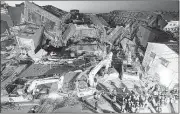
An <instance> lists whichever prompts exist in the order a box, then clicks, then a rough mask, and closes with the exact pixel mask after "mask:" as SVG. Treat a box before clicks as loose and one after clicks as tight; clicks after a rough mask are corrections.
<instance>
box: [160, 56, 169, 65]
mask: <svg viewBox="0 0 180 114" xmlns="http://www.w3.org/2000/svg"><path fill="white" fill-rule="evenodd" d="M160 60H161V64H162V65H163V66H165V67H167V66H168V64H169V61H167V60H166V59H164V58H162V57H161V58H160Z"/></svg>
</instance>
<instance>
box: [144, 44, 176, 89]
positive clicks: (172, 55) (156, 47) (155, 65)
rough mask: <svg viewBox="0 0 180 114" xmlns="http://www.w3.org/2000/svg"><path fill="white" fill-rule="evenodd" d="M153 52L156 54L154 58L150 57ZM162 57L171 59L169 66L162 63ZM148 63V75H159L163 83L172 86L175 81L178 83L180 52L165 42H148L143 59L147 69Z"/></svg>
mask: <svg viewBox="0 0 180 114" xmlns="http://www.w3.org/2000/svg"><path fill="white" fill-rule="evenodd" d="M151 52H154V53H155V54H156V56H155V58H154V59H153V58H152V57H150V54H151ZM161 57H162V58H164V59H166V60H167V61H169V64H168V66H167V67H165V66H164V65H162V64H161V59H160V58H161ZM148 65H149V70H148V71H146V73H147V75H151V76H155V75H159V77H160V82H161V84H162V85H165V86H166V87H169V88H172V87H173V84H174V83H178V80H177V79H178V54H177V53H176V52H174V51H172V50H171V49H170V48H169V47H167V46H166V45H165V44H159V43H148V47H147V49H146V53H145V56H144V60H143V66H144V67H145V70H147V69H146V68H147V66H148Z"/></svg>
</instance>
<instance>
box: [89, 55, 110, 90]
mask: <svg viewBox="0 0 180 114" xmlns="http://www.w3.org/2000/svg"><path fill="white" fill-rule="evenodd" d="M112 56H113V53H112V52H110V53H109V54H108V55H107V56H106V58H105V59H104V60H102V61H101V62H100V63H99V64H98V65H97V66H95V67H94V68H93V69H92V70H91V72H90V73H89V75H88V81H89V85H90V86H91V87H93V85H94V78H95V76H96V74H97V73H98V71H99V70H100V69H101V68H102V67H104V66H105V72H107V71H108V68H109V67H110V66H111V62H112Z"/></svg>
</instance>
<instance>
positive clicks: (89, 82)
mask: <svg viewBox="0 0 180 114" xmlns="http://www.w3.org/2000/svg"><path fill="white" fill-rule="evenodd" d="M112 56H113V53H112V52H110V53H109V54H108V55H107V56H106V57H105V58H104V59H103V60H102V61H100V62H99V64H97V65H96V66H95V67H94V66H91V67H90V68H89V69H87V70H86V71H84V72H82V73H80V74H79V76H78V77H77V81H76V89H77V96H78V97H84V96H88V95H93V94H94V93H95V92H96V85H97V83H98V80H97V79H96V77H97V73H98V72H99V71H100V70H101V69H102V68H105V70H104V71H103V74H102V78H101V79H99V81H104V82H105V81H108V80H113V79H116V78H119V73H118V72H117V71H115V70H113V69H109V68H110V66H111V62H112ZM109 70H110V71H109ZM81 85H82V86H83V87H82V86H81Z"/></svg>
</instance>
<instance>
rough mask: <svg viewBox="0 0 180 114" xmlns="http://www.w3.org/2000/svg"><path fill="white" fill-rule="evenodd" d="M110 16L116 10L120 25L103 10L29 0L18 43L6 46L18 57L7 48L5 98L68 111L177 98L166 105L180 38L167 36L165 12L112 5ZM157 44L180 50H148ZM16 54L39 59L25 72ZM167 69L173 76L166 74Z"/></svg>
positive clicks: (113, 109) (129, 108) (150, 108)
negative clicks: (63, 7)
mask: <svg viewBox="0 0 180 114" xmlns="http://www.w3.org/2000/svg"><path fill="white" fill-rule="evenodd" d="M22 5H23V4H22ZM17 7H21V5H17ZM112 14H114V15H115V16H112ZM149 14H150V17H148V16H149ZM108 15H110V16H112V17H109V19H110V21H112V22H113V21H114V20H115V21H117V22H114V26H112V25H111V24H112V23H108V22H109V21H107V22H106V21H105V19H104V18H103V16H101V15H99V14H98V15H94V14H84V13H79V10H76V9H74V10H71V11H70V12H66V11H63V10H61V9H58V8H55V7H54V6H51V5H47V6H38V5H37V4H35V3H33V2H32V3H31V2H28V1H26V2H25V7H24V19H25V23H24V25H22V26H21V25H20V26H17V23H16V22H15V25H16V26H15V27H12V28H11V29H10V32H12V33H13V32H15V34H14V33H13V35H15V38H14V39H16V41H17V42H16V45H17V46H16V48H19V49H18V50H16V49H14V48H15V46H9V47H6V51H9V50H10V52H9V53H12V54H13V56H11V55H8V56H7V57H6V55H5V54H6V53H7V52H5V51H4V52H3V53H4V54H3V56H5V60H4V59H3V63H4V64H3V68H2V69H1V71H2V73H3V75H2V76H3V78H2V80H1V81H3V87H2V88H3V94H2V95H3V96H2V98H3V100H2V101H1V102H2V105H3V106H6V105H7V104H8V103H9V104H21V106H24V105H28V106H29V105H30V104H31V105H30V107H28V109H29V112H33V113H34V112H35V113H39V112H62V111H63V110H64V109H69V107H70V108H71V109H72V107H73V108H75V107H76V106H77V107H78V108H79V106H80V107H81V108H80V109H82V110H81V111H83V112H95V113H102V112H103V113H107V112H108V113H117V112H118V113H126V112H130V113H131V112H133V113H134V112H136V113H138V112H140V111H145V112H154V113H157V112H158V113H159V112H161V107H162V105H164V104H168V105H170V103H173V102H174V101H176V100H177V99H176V100H174V101H167V103H164V104H163V103H161V102H163V99H160V98H159V97H158V96H159V95H157V93H158V94H163V92H166V88H165V89H164V88H163V87H164V86H161V85H160V84H163V85H166V86H167V85H168V84H170V83H171V82H172V84H171V86H172V87H171V90H173V89H172V88H173V86H174V85H175V84H177V81H176V80H177V76H178V73H177V68H176V67H174V69H175V71H173V70H172V69H170V67H171V66H173V65H175V66H177V64H175V61H177V60H175V61H170V59H168V57H175V58H177V53H174V51H172V50H170V49H169V48H167V47H171V48H174V49H175V50H176V51H177V49H176V48H177V45H175V44H173V43H172V44H170V43H169V42H168V43H167V44H166V43H165V42H167V41H169V34H167V33H166V32H164V31H163V30H162V28H163V27H164V26H165V25H166V24H167V23H166V22H165V21H164V19H163V18H162V17H161V16H160V15H159V14H153V13H152V12H145V15H144V14H143V12H129V11H127V12H126V11H120V12H119V11H113V12H110V14H108ZM118 15H119V16H118ZM129 15H130V16H129ZM21 18H22V17H21ZM149 20H150V21H149ZM18 23H19V22H18ZM6 42H7V41H6ZM150 42H151V43H150ZM155 42H156V43H155ZM157 42H158V43H157ZM156 46H157V47H156ZM158 46H159V47H161V49H165V50H167V51H170V52H171V53H173V55H174V56H170V55H169V56H166V57H164V58H163V57H160V58H159V56H158V57H156V54H157V55H158V54H162V53H161V52H163V51H161V52H160V50H155V52H154V53H156V54H154V53H153V54H151V55H149V53H150V52H151V51H152V50H151V49H152V48H153V49H154V48H158ZM50 48H51V49H50ZM159 49H160V48H159ZM14 50H15V51H16V52H14ZM49 50H50V51H49ZM144 55H145V56H144ZM149 56H150V57H149ZM140 57H142V59H140ZM151 57H152V58H153V60H152V61H151ZM12 58H16V59H15V60H19V59H20V60H21V61H22V60H24V61H26V59H27V58H30V61H31V62H32V63H33V64H31V65H30V67H28V68H27V69H26V70H25V72H22V73H21V71H24V69H25V68H26V67H27V66H28V65H27V64H23V65H17V64H20V62H14V61H13V62H14V63H13V62H9V61H8V60H10V59H12ZM155 58H156V59H158V60H156V59H155ZM1 59H2V58H1ZM166 59H167V60H166ZM159 60H160V61H159ZM168 61H170V62H168ZM142 62H143V64H142ZM168 63H169V65H168ZM176 63H177V62H176ZM161 64H162V65H163V66H162V65H161ZM13 65H14V66H13ZM156 65H158V67H157V68H158V69H156ZM165 67H166V68H165ZM9 69H10V70H9ZM14 69H16V70H15V72H14ZM166 70H167V71H166ZM153 71H155V72H153ZM162 71H163V72H164V71H165V72H166V73H167V74H166V75H165V74H163V73H161V72H162ZM148 73H150V75H151V76H152V77H153V79H154V80H156V81H157V80H158V78H157V79H156V77H160V82H161V83H155V84H154V83H153V81H154V80H153V81H152V82H150V81H149V80H150V78H151V76H149V74H148ZM164 75H165V76H167V77H168V79H170V80H168V81H167V80H165V79H163V78H162V77H163V76H164ZM171 75H173V77H171ZM148 81H149V82H148ZM165 81H166V82H167V83H165ZM152 83H153V84H154V85H153V84H152ZM160 89H161V90H162V89H164V90H162V91H161V90H160ZM4 91H6V93H5V92H4ZM176 93H177V91H176V92H175V94H176ZM152 94H153V95H152ZM175 96H176V97H177V95H175ZM146 98H147V99H146ZM156 99H158V100H156ZM24 102H25V103H24ZM27 103H29V104H27ZM130 103H131V104H130ZM143 103H144V104H143ZM159 103H160V104H159ZM173 104H176V103H173ZM139 105H141V107H143V108H139ZM82 107H85V108H82ZM170 107H172V106H170ZM80 109H79V110H80ZM79 110H78V111H79ZM26 112H27V110H26Z"/></svg>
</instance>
